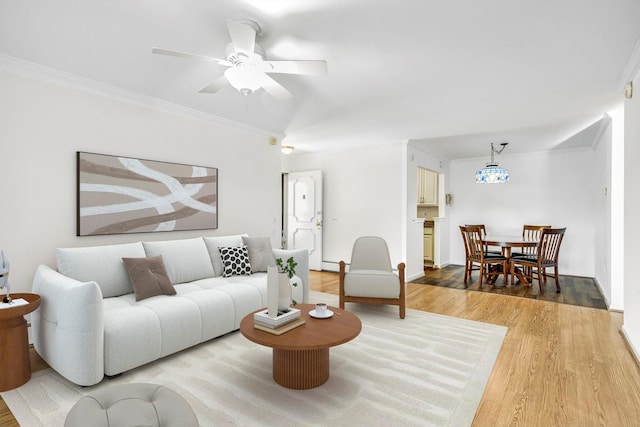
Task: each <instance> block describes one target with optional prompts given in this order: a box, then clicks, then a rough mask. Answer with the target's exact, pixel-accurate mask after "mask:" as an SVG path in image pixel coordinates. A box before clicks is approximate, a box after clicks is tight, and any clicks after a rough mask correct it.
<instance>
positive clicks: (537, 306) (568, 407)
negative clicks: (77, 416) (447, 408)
mask: <svg viewBox="0 0 640 427" xmlns="http://www.w3.org/2000/svg"><path fill="white" fill-rule="evenodd" d="M449 280H454V279H449ZM310 282H311V289H312V290H315V291H320V292H327V293H332V294H337V293H338V275H337V274H335V273H329V272H315V271H313V272H311V274H310ZM311 302H313V301H311ZM348 308H349V304H347V309H348ZM407 308H411V309H416V310H424V311H429V312H432V313H439V314H444V315H448V316H454V317H459V318H464V319H469V320H476V321H480V322H487V323H493V324H498V325H504V326H507V327H508V328H509V331H508V332H507V335H506V337H505V340H504V343H503V346H502V349H501V351H500V354H499V356H498V359H497V361H496V364H495V366H494V369H493V372H492V374H491V377H490V379H489V383H488V384H487V387H486V389H485V392H484V395H483V397H482V400H481V402H480V405H479V407H478V411H477V413H476V416H475V419H474V423H473V425H474V426H483V427H484V426H507V425H509V426H636V425H640V368H639V367H638V365H637V364H636V362H635V360H634V358H633V357H632V355H631V353H630V352H629V350H628V349H627V347H626V344H625V342H624V340H623V338H622V336H621V334H620V326H621V325H622V314H621V313H616V312H609V311H607V310H602V309H594V308H589V307H580V306H575V305H568V304H556V303H552V302H547V301H539V300H535V299H531V298H516V297H513V296H507V295H500V294H496V293H491V292H473V291H465V290H464V289H453V288H448V287H445V286H432V285H421V284H416V283H409V284H407ZM407 315H408V316H410V315H411V314H410V312H408V313H407ZM44 367H46V364H44V362H42V360H41V359H40V358H39V357H38V356H37V355H36V354H35V352H33V360H32V370H34V371H35V370H39V369H43V368H44ZM0 425H2V426H10V427H14V426H16V427H17V426H18V424H17V422H15V419H14V418H13V416H12V415H11V412H10V411H9V410H8V409H7V407H6V405H4V402H0Z"/></svg>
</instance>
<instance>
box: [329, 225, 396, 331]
mask: <svg viewBox="0 0 640 427" xmlns="http://www.w3.org/2000/svg"><path fill="white" fill-rule="evenodd" d="M404 270H405V264H404V263H403V262H401V263H400V264H398V274H396V273H394V272H393V269H392V267H391V258H390V257H389V248H388V247H387V242H386V241H385V240H384V239H382V238H381V237H375V236H364V237H359V238H358V239H356V241H355V243H354V244H353V249H352V252H351V264H350V266H349V271H348V272H347V271H346V263H345V262H344V261H340V276H339V281H340V308H342V309H344V305H345V303H347V302H359V303H365V304H390V305H397V306H399V308H400V318H401V319H404V317H405V312H406V298H405V287H406V286H405V278H404V274H405V273H404Z"/></svg>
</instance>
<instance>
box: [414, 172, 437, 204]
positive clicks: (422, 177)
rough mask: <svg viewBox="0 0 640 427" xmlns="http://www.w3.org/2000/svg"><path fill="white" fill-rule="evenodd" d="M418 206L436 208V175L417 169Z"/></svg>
mask: <svg viewBox="0 0 640 427" xmlns="http://www.w3.org/2000/svg"><path fill="white" fill-rule="evenodd" d="M418 206H438V174H437V173H435V172H433V171H430V170H428V169H423V168H418Z"/></svg>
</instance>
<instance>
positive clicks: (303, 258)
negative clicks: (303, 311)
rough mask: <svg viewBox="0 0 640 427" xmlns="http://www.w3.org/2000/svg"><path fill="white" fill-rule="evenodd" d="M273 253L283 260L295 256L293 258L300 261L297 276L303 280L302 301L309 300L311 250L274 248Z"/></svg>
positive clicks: (306, 301)
mask: <svg viewBox="0 0 640 427" xmlns="http://www.w3.org/2000/svg"><path fill="white" fill-rule="evenodd" d="M273 255H275V257H276V258H282V260H283V261H286V260H287V259H289V258H290V257H293V260H294V261H295V262H297V263H298V265H297V267H296V276H298V277H299V278H300V280H302V296H303V299H302V302H303V303H308V302H309V251H308V250H306V249H295V250H289V249H277V248H274V249H273Z"/></svg>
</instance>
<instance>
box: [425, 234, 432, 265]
mask: <svg viewBox="0 0 640 427" xmlns="http://www.w3.org/2000/svg"><path fill="white" fill-rule="evenodd" d="M424 260H425V262H429V263H433V227H428V226H425V227H424Z"/></svg>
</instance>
